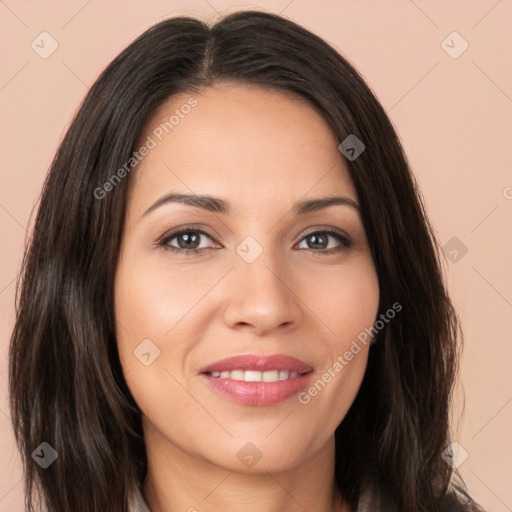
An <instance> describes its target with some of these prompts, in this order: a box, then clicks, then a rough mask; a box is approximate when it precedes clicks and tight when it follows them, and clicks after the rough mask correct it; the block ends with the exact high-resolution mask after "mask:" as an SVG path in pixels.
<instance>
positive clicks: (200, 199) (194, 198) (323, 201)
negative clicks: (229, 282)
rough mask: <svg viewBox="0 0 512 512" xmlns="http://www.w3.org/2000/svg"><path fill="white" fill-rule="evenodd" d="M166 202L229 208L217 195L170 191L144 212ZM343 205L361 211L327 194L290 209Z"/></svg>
mask: <svg viewBox="0 0 512 512" xmlns="http://www.w3.org/2000/svg"><path fill="white" fill-rule="evenodd" d="M168 203H181V204H185V205H188V206H194V207H196V208H202V209H203V210H206V211H209V212H212V213H224V214H229V213H230V211H231V208H230V206H229V203H228V202H227V201H225V200H224V199H221V198H219V197H213V196H207V195H190V194H178V193H175V192H171V193H169V194H166V195H165V196H163V197H161V198H160V199H158V200H157V201H156V202H155V203H153V204H152V205H151V206H150V207H149V208H148V209H147V210H146V211H145V212H144V213H143V215H142V216H143V217H144V216H145V215H148V214H149V213H150V212H152V211H154V210H156V209H157V208H159V207H160V206H162V205H164V204H168ZM334 205H343V206H349V207H351V208H353V209H355V210H356V211H357V212H358V213H360V212H361V207H360V206H359V205H358V204H357V203H356V202H355V201H353V200H352V199H350V198H348V197H342V196H328V197H319V198H318V199H310V200H307V201H299V202H298V203H296V204H295V205H294V207H293V209H292V211H293V213H294V214H295V215H305V214H307V213H312V212H317V211H319V210H323V209H324V208H328V207H329V206H334Z"/></svg>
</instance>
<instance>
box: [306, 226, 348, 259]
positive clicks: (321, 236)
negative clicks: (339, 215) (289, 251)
mask: <svg viewBox="0 0 512 512" xmlns="http://www.w3.org/2000/svg"><path fill="white" fill-rule="evenodd" d="M329 238H331V239H333V238H334V239H336V240H338V242H341V247H340V246H339V245H338V247H336V246H334V247H332V246H329V245H330V244H329ZM304 242H306V245H308V246H309V247H302V248H305V249H309V250H311V251H314V252H315V253H319V254H332V253H335V252H340V251H343V250H344V249H348V248H349V247H351V246H352V241H351V240H350V239H349V238H348V237H347V236H345V235H344V234H343V233H341V232H339V231H337V230H335V229H323V230H321V231H312V232H311V233H309V234H307V235H306V236H305V237H304V238H303V239H302V240H301V242H300V243H299V246H300V244H304ZM326 249H329V250H326Z"/></svg>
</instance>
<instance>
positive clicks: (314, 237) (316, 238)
mask: <svg viewBox="0 0 512 512" xmlns="http://www.w3.org/2000/svg"><path fill="white" fill-rule="evenodd" d="M319 239H320V240H322V239H323V243H322V242H320V245H321V246H323V245H325V242H326V241H327V237H326V236H324V235H310V241H311V240H313V243H312V245H315V244H318V240H319ZM321 248H324V247H321ZM311 249H318V247H311Z"/></svg>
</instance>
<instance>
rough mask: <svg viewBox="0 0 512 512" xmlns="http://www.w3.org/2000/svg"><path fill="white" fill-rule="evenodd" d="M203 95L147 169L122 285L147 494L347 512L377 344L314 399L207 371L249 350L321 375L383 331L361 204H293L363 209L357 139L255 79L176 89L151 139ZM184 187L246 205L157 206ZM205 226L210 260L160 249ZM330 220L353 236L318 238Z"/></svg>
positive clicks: (196, 504)
mask: <svg viewBox="0 0 512 512" xmlns="http://www.w3.org/2000/svg"><path fill="white" fill-rule="evenodd" d="M191 96H193V97H194V98H195V99H196V100H197V106H196V107H194V108H193V109H191V111H190V113H189V114H188V115H186V116H184V117H183V119H180V122H179V124H177V125H176V126H175V127H174V128H173V130H172V132H170V133H169V134H167V135H165V136H164V138H163V140H162V141H161V142H159V143H158V144H157V146H156V147H155V148H153V149H152V150H151V151H150V152H149V154H148V155H147V156H145V158H144V159H143V161H142V162H141V164H140V165H139V166H138V167H137V169H136V171H133V173H132V175H131V176H130V180H131V182H130V190H129V195H128V200H127V205H126V219H125V225H124V231H123V236H122V244H121V253H120V259H119V263H118V268H117V275H116V282H115V313H116V320H117V322H118V333H117V334H118V336H117V341H118V349H119V355H120V360H121V364H122V367H123V371H124V374H125V378H126V381H127V384H128V386H129V388H130V390H131V392H132V394H133V397H134V398H135V400H136V402H137V404H138V405H139V407H140V409H141V411H142V415H143V416H142V419H143V429H144V436H145V440H146V447H147V455H148V474H147V477H146V479H145V481H144V486H143V494H144V497H145V499H146V502H147V503H148V506H149V507H150V509H151V510H152V512H164V511H165V512H170V511H172V512H174V511H186V510H189V511H190V512H192V511H193V510H194V509H197V510H199V511H201V512H206V511H218V510H223V511H228V512H229V511H235V510H236V511H238V510H245V511H248V512H251V511H259V512H277V511H282V510H289V511H295V510H297V511H299V510H300V511H304V510H311V511H313V510H314V511H315V512H326V511H332V510H336V511H347V510H349V508H348V506H347V505H346V503H345V502H344V501H343V499H342V497H341V496H340V495H339V493H338V492H337V489H336V487H335V484H334V431H335V429H336V427H337V426H338V424H339V423H340V422H341V421H342V420H343V418H344V416H345V414H346V413H347V411H348V409H349V407H350V405H351V404H352V402H353V401H354V399H355V396H356V394H357V391H358V389H359V386H360V384H361V381H362V378H363V375H364V372H365V369H366V365H367V356H368V350H369V345H367V346H364V345H361V351H360V352H359V353H358V354H357V355H355V356H354V357H353V359H352V360H351V361H350V362H348V364H347V365H346V366H344V367H343V369H342V370H341V371H340V372H338V373H336V376H335V377H334V378H332V379H331V381H330V382H329V383H328V384H327V385H326V386H325V387H324V388H323V389H322V390H321V391H320V392H319V393H318V394H317V395H316V396H315V397H311V400H310V402H309V403H308V404H306V405H303V404H301V403H299V401H298V399H297V398H298V397H297V395H295V396H293V397H291V398H289V399H287V400H285V401H284V402H281V403H279V404H276V405H272V406H263V407H261V406H260V407H258V406H250V405H244V404H239V403H237V402H234V401H231V400H229V399H227V398H226V397H224V396H222V395H219V394H218V393H217V392H216V391H215V390H213V389H212V388H211V387H210V386H208V385H207V384H206V383H205V381H204V379H203V377H202V376H200V375H199V370H200V369H201V368H202V367H204V366H206V365H207V364H211V363H213V362H215V361H218V360H220V359H224V358H226V357H229V356H233V355H241V354H257V355H269V354H286V355H291V356H293V357H296V358H298V359H300V360H302V361H305V362H306V363H308V364H310V365H311V366H313V367H314V369H315V372H314V376H313V378H312V381H311V382H315V381H317V380H318V379H319V378H320V377H321V376H322V374H323V373H324V372H325V371H326V370H327V369H328V368H331V367H332V365H333V363H334V362H335V361H336V360H337V357H338V356H343V354H344V353H345V352H346V351H347V350H348V349H349V348H350V346H351V343H352V342H353V341H354V340H356V337H357V335H358V334H359V333H360V332H361V331H363V330H364V329H365V328H369V327H371V326H372V325H373V323H374V321H375V319H376V316H377V310H378V298H379V285H378V279H377V275H376V271H375V267H374V263H373V260H372V257H371V253H370V249H369V246H368V241H367V238H366V234H365V231H364V228H363V224H362V220H361V218H360V214H359V212H358V211H357V210H356V209H354V208H352V207H350V206H346V205H334V206H330V207H328V208H325V209H323V210H320V211H317V212H312V213H308V214H305V215H301V216H298V215H294V214H293V213H292V207H293V205H294V204H295V203H296V202H297V201H300V200H308V199H313V198H319V197H324V196H328V195H340V196H344V197H347V198H350V199H352V200H353V201H354V202H356V203H357V202H358V198H357V194H356V191H355V188H354V186H353V183H352V181H351V179H350V177H349V174H348V171H347V168H346V164H345V161H344V157H343V155H342V154H341V153H340V151H339V150H338V144H339V143H340V142H341V141H338V140H337V138H336V137H335V135H334V133H333V132H332V130H331V129H330V127H329V125H328V124H327V123H326V121H325V120H324V118H323V117H322V116H321V115H320V114H319V113H318V112H317V111H316V110H315V109H314V107H312V106H310V105H309V104H308V103H307V102H305V101H303V100H302V99H300V98H296V97H295V96H293V95H291V94H284V93H282V92H275V91H272V90H269V89H263V88H258V87H253V86H246V85H239V84H236V85H234V84H217V85H215V86H213V87H209V88H206V89H203V90H201V91H200V94H193V95H192V94H180V95H177V96H174V97H172V98H171V99H169V100H168V101H167V102H166V103H165V104H163V105H162V106H161V108H160V109H159V110H158V111H157V113H156V114H155V116H154V118H153V119H152V120H151V121H150V122H149V123H148V128H147V131H146V133H144V134H143V135H142V137H141V141H145V140H146V139H147V137H148V135H151V133H152V130H153V129H154V128H155V127H156V126H158V125H159V124H160V123H161V122H164V121H166V120H168V119H169V117H170V116H171V115H172V114H173V112H174V110H175V109H176V108H178V109H179V108H180V106H182V105H184V104H185V103H186V102H187V100H189V98H190V97H191ZM171 191H174V192H179V193H185V194H208V195H212V196H218V197H221V198H222V199H224V200H226V201H228V202H229V203H230V206H231V210H232V211H231V212H230V213H229V214H225V213H222V214H221V213H212V212H208V211H206V210H202V209H200V208H197V207H193V206H189V205H184V204H180V203H166V204H163V205H161V206H160V207H158V208H155V209H154V210H153V211H151V212H150V213H148V214H147V215H143V214H144V212H145V211H146V210H147V209H148V208H149V207H150V206H151V205H153V204H154V203H155V202H156V201H157V200H158V199H159V198H161V197H162V196H164V195H166V194H167V193H169V192H171ZM189 225H193V226H192V227H193V228H196V229H197V228H199V229H201V230H203V231H205V232H206V233H207V234H208V236H204V235H201V237H200V239H199V240H200V245H199V247H200V248H201V249H202V251H201V252H200V253H199V254H192V255H188V256H187V255H183V254H180V253H174V252H171V251H169V250H166V249H165V248H164V247H159V246H157V241H158V240H159V239H160V238H161V237H162V236H163V235H165V234H166V233H168V232H169V231H171V230H172V229H174V228H177V227H186V226H189ZM329 227H330V228H335V229H338V230H339V231H341V232H343V233H344V234H345V235H346V236H348V237H349V238H350V240H351V241H352V246H351V247H350V248H346V247H345V246H344V245H343V244H342V242H340V241H339V240H338V239H336V238H334V237H332V236H331V235H329V238H328V239H327V241H325V242H324V241H320V245H315V241H314V240H313V241H311V237H308V236H306V235H309V234H311V233H318V232H319V231H321V229H325V228H329ZM196 236H198V235H197V234H196ZM248 236H251V237H253V238H254V239H255V240H256V241H257V243H258V244H259V245H260V246H261V248H262V250H263V252H262V254H261V255H260V256H259V257H258V258H257V259H256V260H255V261H254V262H252V263H248V262H247V261H246V260H244V259H243V258H242V257H241V256H239V254H238V253H237V252H236V248H237V246H238V245H239V244H240V243H241V242H242V241H243V240H244V239H245V238H246V237H248ZM180 243H181V247H186V241H185V242H184V240H183V236H181V237H175V238H173V239H172V240H171V241H169V242H168V245H171V246H174V247H175V248H178V250H179V247H180V245H179V244H180ZM189 243H190V242H189ZM322 243H323V245H321V244H322ZM195 247H198V245H196V246H195ZM201 249H200V250H201ZM331 249H332V250H334V251H336V252H332V253H331V254H325V251H329V250H331ZM182 250H183V249H182ZM322 251H323V252H324V254H321V252H322ZM144 339H150V340H152V342H153V343H154V344H155V345H156V346H157V347H158V349H159V350H160V355H159V357H157V358H156V359H155V360H154V361H153V362H152V363H151V364H150V365H148V366H145V365H144V364H141V362H140V361H139V360H138V359H137V358H136V357H135V356H134V350H135V349H136V347H137V346H138V345H139V344H140V343H141V341H142V340H144ZM248 442H251V443H252V444H253V445H255V446H256V447H257V449H258V450H259V452H261V454H262V456H261V459H260V460H259V461H258V462H257V463H256V464H255V465H254V466H253V467H252V468H248V467H246V466H245V465H244V464H243V463H242V462H241V461H240V460H239V458H238V457H237V452H238V451H239V450H240V449H241V448H242V447H243V446H245V445H246V444H247V443H248Z"/></svg>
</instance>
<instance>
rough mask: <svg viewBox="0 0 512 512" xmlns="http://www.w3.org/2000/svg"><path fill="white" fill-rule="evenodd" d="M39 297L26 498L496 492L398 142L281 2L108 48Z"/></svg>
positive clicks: (135, 501) (35, 258) (434, 500)
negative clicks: (460, 478)
mask: <svg viewBox="0 0 512 512" xmlns="http://www.w3.org/2000/svg"><path fill="white" fill-rule="evenodd" d="M18 292H19V294H18V307H17V319H16V325H15V329H14V333H13V336H12V341H11V351H10V397H11V409H12V414H13V423H14V429H15V435H16V439H17V442H18V445H19V448H20V450H21V453H22V454H23V458H24V459H23V460H24V464H25V482H26V495H27V508H28V509H29V510H33V508H32V505H33V495H36V496H37V497H41V499H42V500H43V501H44V504H45V505H46V507H47V508H48V510H49V511H59V512H68V511H73V512H81V511H84V512H85V511H87V512H92V511H122V510H131V511H137V510H138V511H146V510H151V511H152V512H159V511H174V510H189V511H193V510H201V511H205V510H231V509H240V508H242V507H243V508H244V510H249V511H250V510H256V509H257V510H269V511H270V510H277V509H279V510H316V511H320V512H324V511H325V512H326V511H354V510H358V511H372V512H374V511H379V510H382V511H384V510H385V511H392V510H393V511H401V512H403V511H407V512H411V511H429V512H432V511H452V510H468V511H469V510H479V508H478V506H477V505H476V504H475V503H474V502H473V501H472V500H471V499H470V498H469V496H468V495H467V493H466V492H465V491H464V489H463V487H462V486H461V485H457V484H456V482H455V480H454V479H455V477H456V476H457V475H455V474H454V473H455V471H454V470H453V468H452V467H451V465H450V464H449V463H447V460H448V462H449V458H448V457H446V453H447V452H446V450H447V447H448V446H449V445H450V442H451V440H450V438H449V430H448V427H449V404H450V398H451V391H452V386H453V382H454V377H455V375H456V366H457V357H458V350H459V345H458V339H459V338H460V326H459V322H458V319H457V316H456V314H455V311H454V309H453V307H452V304H451V302H450V299H449V297H448V295H447V293H446V289H445V285H444V282H443V276H442V271H441V265H440V261H439V255H438V249H437V244H436V240H435V237H434V235H433V233H432V229H431V227H430V225H429V222H428V219H427V217H426V214H425V211H424V207H423V205H422V202H421V198H420V195H419V193H418V191H417V185H416V183H415V181H414V178H413V176H412V174H411V172H410V170H409V168H408V165H407V162H406V159H405V156H404V154H403V151H402V148H401V146H400V142H399V139H398V137H397V135H396V133H395V131H394V129H393V127H392V125H391V123H390V121H389V119H388V118H387V116H386V114H385V112H384V110H383V109H382V107H381V105H380V104H379V103H378V101H377V100H376V98H375V97H374V95H373V94H372V92H371V91H370V89H369V88H368V86H367V85H366V84H365V83H364V81H363V80H362V78H361V77H360V76H359V75H358V73H357V72H356V71H355V69H354V68H353V67H352V66H351V65H350V64H349V63H348V62H347V61H346V60H345V59H344V58H343V57H342V56H341V55H339V53H337V52H336V51H335V50H334V49H332V48H331V47H330V46H329V45H328V44H327V43H325V42H324V41H322V40H321V39H320V38H318V37H317V36H315V35H313V34H311V33H310V32H308V31H306V30H305V29H303V28H301V27H300V26H298V25H296V24H294V23H292V22H290V21H288V20H286V19H284V18H281V17H279V16H276V15H272V14H267V13H263V12H251V11H246V12H239V13H235V14H232V15H229V16H227V17H225V18H224V19H221V20H220V21H219V22H217V23H216V24H215V25H213V26H211V27H209V26H207V25H206V24H204V23H202V22H201V21H198V20H195V19H192V18H186V17H180V18H174V19H169V20H166V21H163V22H161V23H159V24H158V25H155V26H154V27H152V28H151V29H150V30H148V31H147V32H146V33H144V34H143V35H142V36H140V37H139V38H138V39H137V40H136V41H135V42H134V43H132V44H131V45H130V46H129V47H128V48H127V49H125V50H124V51H123V52H122V53H121V54H120V55H119V56H118V57H117V58H116V59H115V60H114V61H113V62H112V63H111V64H110V65H109V66H108V67H107V69H106V70H105V71H104V72H103V74H102V75H101V76H100V77H99V79H98V80H97V81H96V83H95V84H94V86H93V87H92V88H91V90H90V91H89V93H88V95H87V97H86V98H85V100H84V102H83V104H82V106H81V108H80V109H79V111H78V113H77V115H76V117H75V119H74V120H73V123H72V125H71V127H70V128H69V130H68V132H67V134H66V136H65V138H64V140H63V142H62V144H61V146H60V148H59V150H58V152H57V155H56V157H55V160H54V162H53V164H52V167H51V170H50V173H49V176H48V178H47V181H46V183H45V186H44V191H43V195H42V199H41V203H40V206H39V211H38V215H37V219H36V223H35V228H34V234H33V237H32V240H31V242H30V246H29V248H28V250H27V253H26V256H25V259H24V261H23V269H22V280H21V283H20V287H19V289H18ZM36 463H37V464H36Z"/></svg>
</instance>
